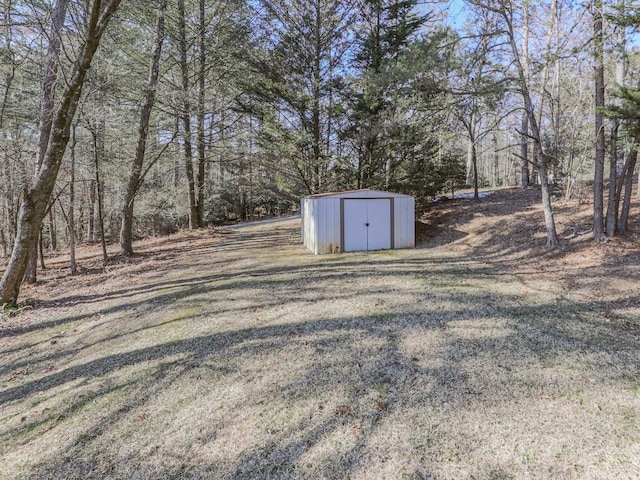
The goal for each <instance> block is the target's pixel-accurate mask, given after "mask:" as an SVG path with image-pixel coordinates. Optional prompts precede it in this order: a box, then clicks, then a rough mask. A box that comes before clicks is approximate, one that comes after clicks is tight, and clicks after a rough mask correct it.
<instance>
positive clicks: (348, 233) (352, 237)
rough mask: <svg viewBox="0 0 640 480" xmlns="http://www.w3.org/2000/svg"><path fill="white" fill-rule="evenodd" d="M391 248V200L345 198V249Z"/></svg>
mask: <svg viewBox="0 0 640 480" xmlns="http://www.w3.org/2000/svg"><path fill="white" fill-rule="evenodd" d="M389 248H391V200H389V199H388V198H367V199H359V198H358V199H350V198H347V199H345V200H344V251H345V252H357V251H367V250H385V249H389Z"/></svg>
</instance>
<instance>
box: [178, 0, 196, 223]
mask: <svg viewBox="0 0 640 480" xmlns="http://www.w3.org/2000/svg"><path fill="white" fill-rule="evenodd" d="M186 28H187V27H186V19H185V11H184V0H178V30H179V43H180V45H179V48H180V71H181V74H182V95H183V101H182V112H181V114H180V119H181V121H182V128H183V132H182V133H183V142H184V162H185V173H186V175H187V186H188V189H189V229H194V228H199V227H200V224H199V223H198V206H197V200H196V185H195V179H194V176H193V150H192V147H191V102H189V64H188V63H187V53H188V52H187V49H188V47H187V32H186Z"/></svg>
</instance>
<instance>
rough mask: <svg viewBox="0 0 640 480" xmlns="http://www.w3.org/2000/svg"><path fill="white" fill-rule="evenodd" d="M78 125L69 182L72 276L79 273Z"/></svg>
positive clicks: (73, 137) (74, 133)
mask: <svg viewBox="0 0 640 480" xmlns="http://www.w3.org/2000/svg"><path fill="white" fill-rule="evenodd" d="M76 144H77V140H76V125H74V126H73V129H72V133H71V172H70V176H71V179H70V181H69V218H68V221H67V224H68V229H69V266H70V268H71V275H75V274H76V273H78V265H77V264H76V229H75V202H76V185H75V183H76Z"/></svg>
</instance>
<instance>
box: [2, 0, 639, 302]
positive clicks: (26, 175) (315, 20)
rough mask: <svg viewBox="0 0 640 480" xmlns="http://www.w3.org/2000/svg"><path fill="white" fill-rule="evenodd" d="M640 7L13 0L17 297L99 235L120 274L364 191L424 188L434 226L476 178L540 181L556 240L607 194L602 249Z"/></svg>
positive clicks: (7, 173)
mask: <svg viewBox="0 0 640 480" xmlns="http://www.w3.org/2000/svg"><path fill="white" fill-rule="evenodd" d="M639 8H640V7H638V6H637V5H636V4H635V3H634V2H630V1H623V0H616V1H613V0H611V1H603V0H593V2H591V3H590V4H588V5H583V4H581V5H575V4H574V3H572V2H565V1H561V0H548V1H527V2H512V1H510V0H500V1H497V2H484V1H482V0H468V1H466V2H434V3H428V4H423V3H422V2H418V1H417V0H364V1H359V2H355V1H352V0H313V1H303V0H260V1H256V2H245V1H243V0H179V1H177V2H167V1H166V0H155V1H153V2H141V1H138V0H130V1H126V2H120V1H119V0H110V1H107V0H93V1H86V2H67V1H66V0H56V1H46V2H34V1H32V0H1V1H0V17H1V18H2V20H0V27H1V28H0V52H1V55H2V58H3V62H2V66H1V72H0V76H1V79H2V80H1V82H2V89H1V94H0V155H1V156H2V167H1V168H0V195H1V196H2V202H1V204H0V210H1V211H0V243H1V246H2V253H3V255H4V257H5V258H6V259H7V266H6V269H5V271H4V276H3V278H2V281H1V282H0V292H1V294H2V303H4V304H15V303H17V301H18V298H19V290H20V285H21V283H22V281H23V279H25V278H27V279H31V281H35V280H36V275H35V272H36V259H37V252H39V251H42V252H43V253H46V252H49V251H53V250H56V249H57V250H60V249H63V248H64V249H69V251H70V254H71V262H70V270H71V273H75V272H76V270H77V265H76V260H75V257H74V249H75V246H76V245H77V244H79V243H87V242H88V243H90V242H101V243H102V245H103V256H104V261H105V263H106V262H108V261H109V258H108V255H107V249H106V244H107V243H115V242H119V243H120V251H121V253H122V254H123V255H125V256H130V255H133V254H134V253H135V252H134V248H133V241H134V240H135V239H138V238H143V237H146V236H150V235H164V234H168V233H171V232H175V231H177V230H178V229H181V228H190V229H196V228H200V227H203V226H207V225H216V224H219V223H225V222H230V221H238V220H244V219H253V218H254V217H257V216H266V215H276V214H281V213H287V212H293V211H295V210H296V209H297V208H298V206H299V204H298V200H299V198H300V197H302V196H304V195H308V194H314V193H323V192H328V191H335V190H343V189H355V188H376V189H389V190H393V191H396V192H399V193H406V194H411V195H414V196H415V197H416V200H417V202H416V204H417V205H418V206H419V209H420V211H418V212H417V213H418V214H420V213H422V210H423V209H424V208H425V207H426V206H428V205H429V204H430V203H431V202H432V201H433V200H434V199H435V198H438V197H439V196H441V195H445V194H448V193H452V192H455V191H456V190H457V189H460V188H463V187H465V186H467V187H469V188H474V190H475V194H476V198H478V189H479V188H483V187H489V186H491V187H499V186H521V187H523V188H539V189H540V192H541V203H542V205H543V211H544V215H543V217H542V218H540V228H541V230H544V231H545V232H546V243H547V245H548V246H549V247H555V246H557V245H558V243H559V241H560V239H559V237H558V232H557V231H556V226H555V223H554V211H553V209H554V207H553V203H554V202H555V201H560V200H562V199H570V198H577V197H581V196H584V197H588V198H589V199H590V200H592V201H593V238H594V240H596V241H603V240H605V239H606V238H611V237H613V236H615V235H619V234H623V233H624V232H625V230H626V228H627V225H628V214H629V213H628V212H629V202H630V199H631V197H632V195H633V193H632V189H633V186H634V182H633V180H634V175H635V170H636V159H637V146H636V145H637V141H638V136H639V135H640V133H639V132H638V127H637V125H638V119H639V118H640V113H639V112H640V100H639V97H640V94H639V93H638V90H637V86H638V84H637V80H636V79H637V75H638V68H639V67H640V65H639V64H638V58H637V47H636V46H635V44H634V43H633V41H631V40H632V38H633V27H634V26H636V25H638V24H640V15H639ZM458 12H459V13H458ZM607 154H608V159H609V163H608V168H605V163H606V159H607ZM33 172H36V173H35V176H34V173H33ZM605 207H606V208H605ZM45 218H46V220H45ZM40 262H41V265H40V266H39V267H38V268H45V267H46V261H45V259H43V258H42V257H41V258H40ZM28 265H31V266H30V267H29V266H28ZM25 275H26V276H25Z"/></svg>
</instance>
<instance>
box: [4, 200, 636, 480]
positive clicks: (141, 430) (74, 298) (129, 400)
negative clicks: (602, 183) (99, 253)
mask: <svg viewBox="0 0 640 480" xmlns="http://www.w3.org/2000/svg"><path fill="white" fill-rule="evenodd" d="M509 195H511V194H504V195H503V196H504V198H503V197H501V196H500V197H498V199H497V200H493V201H491V200H489V199H488V200H486V201H483V202H482V204H481V206H477V205H476V204H473V202H470V201H466V203H464V202H460V204H457V205H452V206H451V207H449V206H446V207H443V208H445V209H447V208H452V209H454V208H455V209H456V215H455V219H457V220H455V221H453V220H451V219H448V218H449V217H447V216H446V214H445V213H446V212H444V211H441V212H440V216H439V217H438V218H437V219H436V218H433V219H431V225H432V226H433V228H434V229H435V228H436V226H437V225H440V226H439V227H437V228H438V230H437V232H436V233H434V232H431V233H429V232H427V234H426V235H427V237H426V239H425V240H423V241H422V243H421V246H420V248H417V249H415V250H406V251H393V252H379V253H369V254H365V253H354V254H340V255H327V256H317V257H315V256H313V255H311V254H309V253H307V252H305V251H304V249H303V247H302V246H301V245H299V240H300V234H299V222H298V221H296V220H289V221H287V222H284V223H279V224H271V225H265V226H255V227H250V228H247V229H243V230H238V231H234V232H230V233H219V232H213V231H203V232H194V233H183V234H180V235H177V236H174V237H171V238H169V239H161V240H156V241H147V242H146V243H141V244H139V245H138V251H139V252H140V255H139V256H138V257H136V258H135V259H134V260H133V261H131V262H129V263H118V264H114V265H112V266H110V267H108V268H107V270H106V271H102V270H101V269H100V270H98V269H92V268H90V267H87V265H89V266H90V265H92V263H91V262H94V263H95V258H94V257H93V256H92V255H95V254H96V251H95V250H87V251H85V252H84V257H82V255H81V259H80V263H81V265H85V269H84V271H83V272H82V273H81V275H79V276H76V277H73V278H69V277H68V276H67V270H66V266H64V264H63V263H62V262H63V259H62V258H59V259H56V260H54V261H52V262H51V267H52V268H50V270H49V272H48V273H47V274H46V276H45V277H44V280H43V281H42V282H41V283H40V284H39V285H37V286H36V287H34V288H31V289H27V290H25V292H26V295H28V296H31V297H33V299H34V306H33V308H27V309H25V310H24V312H22V313H21V314H20V315H17V316H14V317H11V318H3V319H2V320H0V321H1V323H0V478H3V479H4V478H6V479H14V478H38V479H39V478H43V479H44V478H51V479H58V478H61V479H62V478H64V479H67V478H68V479H88V478H96V479H97V478H121V479H164V478H177V479H178V478H180V479H181V478H203V479H218V478H219V479H279V478H308V479H321V478H322V479H343V478H351V479H383V478H385V479H495V480H497V479H512V478H513V479H523V478H536V479H541V478H554V479H613V478H615V479H623V478H627V479H632V478H640V473H639V472H640V321H639V319H640V290H639V288H638V285H639V284H640V283H639V280H640V262H639V261H638V259H639V258H640V255H639V254H638V248H637V247H638V239H637V236H636V237H631V239H630V240H628V241H627V243H625V244H613V243H612V244H607V245H602V246H593V245H590V244H587V243H586V242H587V237H588V235H586V236H585V235H579V234H580V233H581V232H577V233H576V228H579V225H578V223H579V221H580V220H579V219H578V217H576V215H577V214H576V213H575V212H573V211H572V210H571V209H570V206H568V207H566V208H567V210H566V211H565V212H564V213H563V211H562V209H561V208H560V209H559V211H558V215H559V226H560V230H561V234H562V235H563V238H564V240H563V242H564V245H565V246H564V247H563V249H561V250H560V251H557V252H554V253H549V252H545V251H544V249H543V248H542V247H540V246H539V245H540V243H541V240H540V239H539V238H537V237H536V235H537V233H535V232H537V230H536V229H539V228H540V225H541V223H540V219H539V215H540V212H539V209H538V208H537V207H536V203H535V202H534V201H532V202H531V203H530V204H526V205H519V206H518V207H517V208H518V211H517V212H514V211H509V212H505V211H503V210H500V209H499V208H498V207H501V206H502V207H504V206H510V208H516V207H514V206H513V205H512V204H513V202H512V201H511V200H509V198H510V197H509ZM492 202H493V203H494V204H495V205H494V207H495V209H494V207H492ZM500 202H502V203H500ZM468 205H475V206H474V207H469V206H468ZM563 215H564V216H563ZM451 218H454V217H451ZM447 219H448V220H447ZM438 222H440V223H438ZM456 222H457V223H456ZM576 222H578V223H576ZM576 225H578V227H576ZM532 232H533V233H532ZM572 232H573V233H572ZM579 242H580V243H579ZM542 243H543V242H542ZM527 245H529V247H527Z"/></svg>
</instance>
